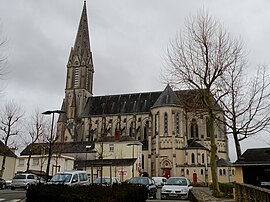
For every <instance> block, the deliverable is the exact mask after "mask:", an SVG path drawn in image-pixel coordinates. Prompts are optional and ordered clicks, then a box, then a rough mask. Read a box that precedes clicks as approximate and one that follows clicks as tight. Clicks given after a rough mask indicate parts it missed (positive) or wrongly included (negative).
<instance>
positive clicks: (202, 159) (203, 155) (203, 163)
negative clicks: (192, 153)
mask: <svg viewBox="0 0 270 202" xmlns="http://www.w3.org/2000/svg"><path fill="white" fill-rule="evenodd" d="M202 164H204V154H202Z"/></svg>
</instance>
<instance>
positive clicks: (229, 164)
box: [217, 158, 232, 167]
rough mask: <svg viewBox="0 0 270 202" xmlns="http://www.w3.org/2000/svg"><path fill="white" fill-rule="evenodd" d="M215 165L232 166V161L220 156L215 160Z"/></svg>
mask: <svg viewBox="0 0 270 202" xmlns="http://www.w3.org/2000/svg"><path fill="white" fill-rule="evenodd" d="M217 166H218V167H228V166H232V163H231V162H230V161H228V160H225V159H223V158H221V159H218V160H217Z"/></svg>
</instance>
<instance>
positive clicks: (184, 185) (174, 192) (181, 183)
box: [161, 177, 192, 199]
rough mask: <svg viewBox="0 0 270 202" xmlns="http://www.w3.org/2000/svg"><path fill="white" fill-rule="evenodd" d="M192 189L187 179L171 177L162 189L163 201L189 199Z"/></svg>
mask: <svg viewBox="0 0 270 202" xmlns="http://www.w3.org/2000/svg"><path fill="white" fill-rule="evenodd" d="M191 188H192V186H191V185H190V181H189V179H187V178H186V177H170V178H169V179H168V180H167V181H166V183H165V185H164V186H163V187H162V189H161V199H188V198H189V192H190V189H191Z"/></svg>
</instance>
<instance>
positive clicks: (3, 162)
mask: <svg viewBox="0 0 270 202" xmlns="http://www.w3.org/2000/svg"><path fill="white" fill-rule="evenodd" d="M6 158H7V155H6V152H5V153H4V156H3V161H2V166H1V170H0V177H1V178H2V177H3V174H4V171H5V164H6Z"/></svg>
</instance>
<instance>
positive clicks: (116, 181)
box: [93, 176, 120, 186]
mask: <svg viewBox="0 0 270 202" xmlns="http://www.w3.org/2000/svg"><path fill="white" fill-rule="evenodd" d="M93 184H97V185H101V177H98V178H96V179H95V180H94V182H93ZM113 184H120V181H119V179H118V178H116V177H111V178H110V177H108V176H103V177H102V185H104V186H110V185H113Z"/></svg>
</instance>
